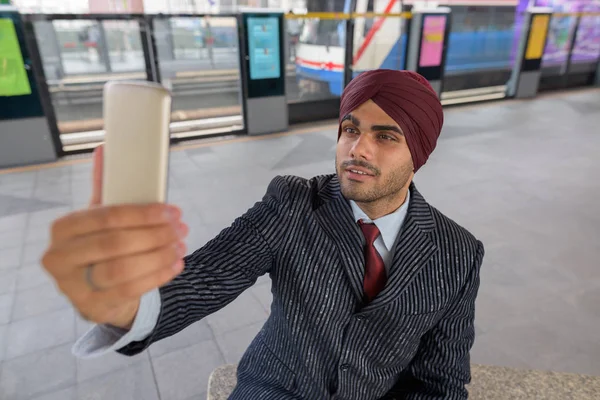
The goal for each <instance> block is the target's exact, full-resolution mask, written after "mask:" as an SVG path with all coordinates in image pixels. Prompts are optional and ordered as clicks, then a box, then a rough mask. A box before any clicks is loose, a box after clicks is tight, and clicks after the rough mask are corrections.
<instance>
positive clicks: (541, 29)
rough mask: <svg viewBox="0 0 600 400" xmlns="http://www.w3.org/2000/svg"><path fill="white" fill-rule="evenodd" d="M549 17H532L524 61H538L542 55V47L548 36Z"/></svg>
mask: <svg viewBox="0 0 600 400" xmlns="http://www.w3.org/2000/svg"><path fill="white" fill-rule="evenodd" d="M549 23H550V15H534V16H533V20H532V21H531V29H530V31H529V41H528V42H527V51H526V52H525V59H526V60H539V59H540V58H542V55H544V45H545V44H546V35H547V34H548V24H549Z"/></svg>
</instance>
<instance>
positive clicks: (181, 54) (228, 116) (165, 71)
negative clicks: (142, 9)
mask: <svg viewBox="0 0 600 400" xmlns="http://www.w3.org/2000/svg"><path fill="white" fill-rule="evenodd" d="M154 30H155V35H156V42H157V47H158V60H159V67H160V73H161V79H162V83H163V85H165V86H166V87H168V88H169V89H171V91H172V93H173V114H172V121H173V123H172V124H171V130H172V134H173V135H174V136H178V137H183V136H186V135H188V134H189V135H192V134H193V135H194V136H197V135H202V134H204V133H206V134H209V133H217V132H226V131H232V130H239V129H241V128H243V119H242V108H241V93H240V87H241V86H240V85H241V78H240V77H241V75H240V67H239V48H238V37H237V20H236V19H235V18H233V17H218V16H211V17H201V18H200V17H183V18H179V17H178V18H156V19H155V24H154ZM190 132H191V133H190Z"/></svg>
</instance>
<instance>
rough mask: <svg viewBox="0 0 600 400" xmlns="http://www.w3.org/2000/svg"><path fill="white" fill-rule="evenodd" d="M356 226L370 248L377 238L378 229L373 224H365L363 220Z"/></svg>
mask: <svg viewBox="0 0 600 400" xmlns="http://www.w3.org/2000/svg"><path fill="white" fill-rule="evenodd" d="M358 225H360V229H361V230H362V233H363V235H364V236H365V239H366V240H367V244H368V245H369V246H372V245H373V243H375V239H377V236H379V229H378V228H377V225H375V224H366V223H364V222H363V220H362V219H361V220H359V221H358Z"/></svg>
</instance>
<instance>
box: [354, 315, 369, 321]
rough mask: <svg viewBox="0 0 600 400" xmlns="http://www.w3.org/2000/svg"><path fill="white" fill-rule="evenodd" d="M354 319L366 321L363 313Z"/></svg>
mask: <svg viewBox="0 0 600 400" xmlns="http://www.w3.org/2000/svg"><path fill="white" fill-rule="evenodd" d="M356 320H357V321H366V320H367V317H365V316H364V315H357V316H356Z"/></svg>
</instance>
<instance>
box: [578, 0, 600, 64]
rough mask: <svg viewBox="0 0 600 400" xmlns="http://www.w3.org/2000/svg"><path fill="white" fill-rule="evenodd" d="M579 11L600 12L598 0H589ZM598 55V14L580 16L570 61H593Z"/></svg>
mask: <svg viewBox="0 0 600 400" xmlns="http://www.w3.org/2000/svg"><path fill="white" fill-rule="evenodd" d="M579 12H582V13H585V12H600V0H589V1H587V2H586V3H585V4H583V5H582V6H581V8H580V9H579ZM598 57H600V16H595V15H594V16H585V15H584V16H582V17H581V21H580V22H579V28H578V29H577V38H576V40H575V45H574V46H573V52H572V53H571V61H572V62H590V61H591V62H594V61H596V60H598Z"/></svg>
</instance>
